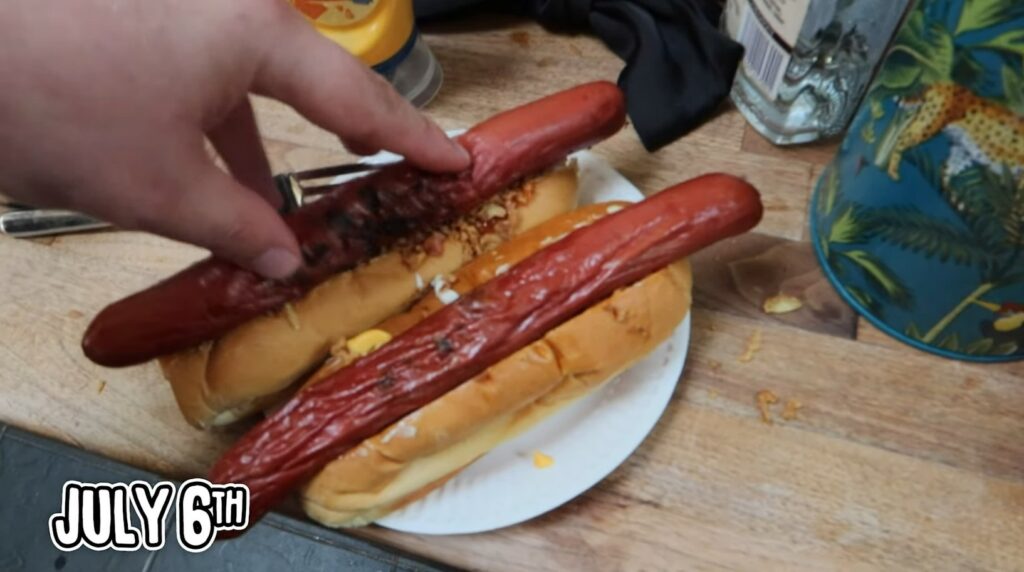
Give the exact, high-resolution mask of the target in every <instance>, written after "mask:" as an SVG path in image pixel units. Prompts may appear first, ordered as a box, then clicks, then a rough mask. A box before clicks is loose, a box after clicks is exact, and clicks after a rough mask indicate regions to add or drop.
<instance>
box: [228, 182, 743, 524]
mask: <svg viewBox="0 0 1024 572" xmlns="http://www.w3.org/2000/svg"><path fill="white" fill-rule="evenodd" d="M761 214H762V206H761V201H760V198H759V195H758V193H757V191H756V190H754V188H753V187H751V186H750V185H748V184H747V183H745V182H744V181H742V180H740V179H737V178H735V177H731V176H728V175H717V174H716V175H706V176H703V177H700V178H697V179H694V180H692V181H689V182H686V183H682V184H680V185H676V186H674V187H671V188H669V189H667V190H665V191H662V192H660V193H658V194H656V195H654V196H652V197H651V198H648V199H647V200H645V201H642V202H640V203H637V204H635V205H632V206H630V207H629V208H626V209H624V210H622V211H620V212H618V213H614V214H611V215H609V216H607V217H604V218H602V219H601V220H599V221H597V222H595V223H594V224H592V225H589V226H586V227H583V228H581V229H579V230H576V231H575V232H573V233H572V234H570V235H568V236H567V237H565V238H564V239H563V240H561V241H559V242H556V243H554V244H552V245H551V246H548V247H547V248H545V249H543V250H540V251H538V252H536V253H534V254H533V255H532V256H530V257H528V258H526V259H525V260H523V261H522V262H520V263H519V264H517V265H516V266H514V267H513V268H512V269H510V270H509V271H508V272H506V273H505V274H503V275H501V276H498V277H496V278H494V279H493V280H491V281H490V282H488V283H486V284H484V285H482V286H480V287H479V288H477V289H476V290H474V291H472V292H471V293H469V294H467V295H466V296H463V297H462V298H460V299H459V300H457V301H456V302H454V303H453V304H451V305H449V306H446V307H445V308H443V309H442V310H440V311H439V312H437V313H435V314H433V315H431V316H429V317H428V318H426V319H425V320H423V321H422V322H420V323H418V324H417V325H415V326H413V327H412V328H411V329H409V330H407V331H406V332H404V333H403V334H401V335H399V336H397V337H395V339H394V340H392V341H391V342H390V343H388V344H386V345H385V346H383V347H382V348H381V349H379V350H378V351H376V352H374V353H371V354H369V355H368V356H366V357H365V358H363V359H361V360H359V361H357V362H355V363H354V364H352V365H351V366H349V367H347V368H345V369H342V370H340V371H338V372H337V373H335V374H334V375H333V376H331V377H329V378H327V379H325V380H323V381H321V382H320V383H317V384H315V385H312V386H309V387H307V388H306V389H304V390H303V391H301V392H299V393H298V394H297V395H296V396H295V397H294V398H293V399H292V400H291V401H289V402H288V404H287V405H286V406H285V407H284V408H282V409H281V410H279V411H278V412H277V413H275V414H274V415H272V416H271V417H268V418H267V419H265V420H264V421H263V422H261V423H260V424H259V425H257V426H255V427H254V428H253V429H252V430H250V431H249V432H248V433H247V434H246V435H244V436H243V437H242V438H241V439H240V440H239V441H238V442H237V443H236V444H235V445H234V446H233V447H232V448H231V449H230V450H229V451H228V452H227V453H226V454H225V455H224V456H223V457H222V458H221V459H220V460H219V461H218V462H217V463H216V464H215V465H214V467H213V469H212V471H211V473H210V479H211V480H212V481H214V482H218V483H238V484H245V485H248V487H249V490H250V494H251V499H252V505H251V513H250V514H251V515H252V520H253V521H255V520H256V519H258V518H259V517H260V516H261V515H262V514H264V513H265V512H266V511H267V510H269V509H270V508H272V507H273V506H274V505H275V504H277V503H278V502H279V501H280V500H282V498H283V497H284V496H285V495H286V494H287V493H288V491H290V490H291V489H293V488H294V487H296V486H297V485H299V484H300V483H301V482H302V481H303V480H305V479H307V478H309V477H310V476H312V475H313V474H314V473H316V471H318V470H320V469H321V468H322V467H323V466H324V465H326V464H327V463H328V462H330V461H331V460H332V459H334V458H336V457H337V456H338V455H340V454H342V453H344V452H345V451H347V450H348V449H350V448H352V447H354V446H356V445H357V444H359V443H360V442H361V441H363V440H365V439H367V438H369V437H371V436H373V435H375V434H377V433H379V432H380V431H381V430H383V429H384V428H385V427H387V426H388V425H390V424H391V423H394V422H395V421H397V420H398V419H400V418H401V417H403V416H404V415H406V414H408V413H410V412H412V411H414V410H416V409H418V408H420V407H422V406H424V405H426V404H427V403H430V402H431V401H433V400H434V399H437V398H438V397H440V396H442V395H443V394H445V393H446V392H448V391H449V390H451V389H452V388H454V387H456V386H458V385H459V384H461V383H462V382H464V381H466V380H468V379H470V378H471V377H473V376H475V375H477V374H479V373H481V372H483V371H484V370H485V369H487V368H488V367H489V366H491V365H493V364H494V363H496V362H498V361H500V360H501V359H503V358H505V357H506V356H508V355H510V354H512V353H513V352H515V351H517V350H518V349H520V348H522V347H524V346H526V345H528V344H530V343H532V342H533V341H535V340H537V339H539V338H540V337H542V336H543V335H544V333H545V332H547V331H548V330H550V329H552V328H554V327H556V326H558V325H559V324H561V323H563V322H565V321H566V320H568V319H570V318H572V317H573V316H575V315H576V314H578V313H580V312H581V311H583V310H585V309H586V308H588V307H590V306H592V305H593V304H595V303H597V302H598V301H600V300H602V299H604V298H606V297H607V296H609V295H611V294H612V292H614V291H615V290H616V289H618V288H620V287H623V286H626V285H628V284H631V283H633V282H635V281H637V280H639V279H641V278H643V277H644V276H646V275H648V274H650V273H652V272H655V271H657V270H659V269H661V268H664V267H665V266H667V265H668V264H670V263H672V262H673V261H675V260H679V259H681V258H684V257H686V256H688V255H690V254H691V253H693V252H695V251H697V250H699V249H701V248H703V247H706V246H708V245H710V244H712V243H714V242H716V241H718V240H721V239H723V238H726V237H729V236H733V235H736V234H740V233H742V232H745V231H747V230H749V229H751V228H753V227H754V226H755V225H756V224H757V223H758V222H759V221H760V219H761Z"/></svg>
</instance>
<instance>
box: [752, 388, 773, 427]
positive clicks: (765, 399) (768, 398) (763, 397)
mask: <svg viewBox="0 0 1024 572" xmlns="http://www.w3.org/2000/svg"><path fill="white" fill-rule="evenodd" d="M754 398H755V399H756V400H757V410H758V411H760V412H761V421H762V422H764V424H765V425H771V424H772V412H771V406H772V405H774V404H776V403H778V402H779V398H778V396H776V395H775V394H774V393H772V392H771V390H768V389H762V390H761V391H758V392H757V395H755V396H754Z"/></svg>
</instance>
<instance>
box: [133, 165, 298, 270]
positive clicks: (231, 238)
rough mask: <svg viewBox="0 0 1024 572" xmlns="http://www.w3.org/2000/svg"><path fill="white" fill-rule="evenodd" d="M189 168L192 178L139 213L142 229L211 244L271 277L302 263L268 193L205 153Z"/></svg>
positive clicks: (214, 249)
mask: <svg viewBox="0 0 1024 572" xmlns="http://www.w3.org/2000/svg"><path fill="white" fill-rule="evenodd" d="M189 172H191V173H192V176H190V177H188V179H187V180H188V184H185V185H181V186H180V188H179V189H177V190H176V191H174V192H172V193H171V194H170V196H165V197H163V198H162V199H161V200H160V202H161V204H160V205H159V208H156V209H152V210H153V211H154V212H153V214H148V215H146V216H142V217H140V222H139V224H138V227H139V229H140V230H145V231H148V232H153V233H156V234H159V235H162V236H166V237H168V238H172V239H176V240H180V241H183V242H188V243H191V244H195V245H197V246H201V247H205V248H208V249H209V250H210V251H211V252H212V253H213V254H214V255H215V256H218V257H221V258H225V259H227V260H230V261H232V262H234V263H235V264H238V265H239V266H242V267H244V268H248V269H249V270H252V271H254V272H256V273H258V274H260V275H263V276H265V277H267V278H272V279H279V278H286V277H288V276H290V275H291V274H292V273H294V272H295V271H296V270H297V269H298V268H299V266H300V264H301V260H302V259H301V257H300V254H299V246H298V242H297V241H296V239H295V236H294V235H293V234H292V232H291V229H289V228H288V226H287V225H286V224H285V223H284V220H283V219H282V218H281V216H280V215H279V214H278V213H277V211H275V210H274V209H273V208H272V207H271V206H270V205H269V204H268V203H267V201H266V200H265V199H263V198H262V197H260V196H259V194H257V193H256V192H255V191H253V190H251V189H249V188H248V187H245V186H243V185H242V184H240V183H239V182H238V181H236V180H235V179H234V178H233V177H231V176H230V175H228V174H227V173H225V172H223V171H221V170H220V169H218V168H217V167H216V166H215V165H214V164H213V163H212V162H209V161H208V160H206V159H205V157H204V158H203V159H202V160H200V159H196V160H195V163H194V164H193V165H191V169H190V170H189Z"/></svg>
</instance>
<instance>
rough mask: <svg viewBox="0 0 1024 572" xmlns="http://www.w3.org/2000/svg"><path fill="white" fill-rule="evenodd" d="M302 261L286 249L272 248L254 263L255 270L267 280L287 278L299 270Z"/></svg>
mask: <svg viewBox="0 0 1024 572" xmlns="http://www.w3.org/2000/svg"><path fill="white" fill-rule="evenodd" d="M300 264H302V261H301V260H299V258H298V257H297V256H295V255H294V254H292V253H291V252H290V251H288V250H285V249H284V248H271V249H270V250H267V251H266V252H264V253H263V254H261V255H259V256H258V257H257V258H256V260H254V261H253V263H252V267H253V270H255V271H256V272H258V273H259V274H261V275H263V276H266V277H267V278H273V279H280V278H287V277H289V276H291V275H292V274H294V273H295V271H296V270H298V269H299V265H300Z"/></svg>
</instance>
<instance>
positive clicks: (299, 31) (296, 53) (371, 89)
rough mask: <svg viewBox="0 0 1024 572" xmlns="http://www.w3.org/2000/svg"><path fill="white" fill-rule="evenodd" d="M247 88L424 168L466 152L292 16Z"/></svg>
mask: <svg viewBox="0 0 1024 572" xmlns="http://www.w3.org/2000/svg"><path fill="white" fill-rule="evenodd" d="M282 20H284V22H282V23H281V26H282V27H281V29H280V30H278V35H277V38H276V42H275V44H274V49H273V50H269V51H268V52H267V54H266V57H265V59H264V61H263V65H262V66H261V67H260V68H259V70H258V71H257V74H256V77H255V79H254V84H253V89H254V90H255V91H256V92H258V93H260V94H262V95H267V96H270V97H273V98H275V99H278V100H280V101H282V102H284V103H287V104H289V105H291V106H292V107H294V108H295V110H296V111H298V112H299V113H301V114H302V115H303V116H305V117H306V118H307V119H309V120H310V121H312V122H313V123H316V124H318V125H320V126H321V127H323V128H324V129H327V130H329V131H332V132H333V133H335V134H337V135H338V136H339V137H340V138H341V139H342V140H343V141H345V142H346V143H348V144H350V145H354V146H356V147H359V148H370V149H386V150H388V151H392V152H394V153H397V154H399V155H402V156H403V157H405V158H406V159H407V160H409V161H410V162H411V163H413V164H414V165H416V166H418V167H420V168H422V169H425V170H429V171H438V172H445V171H458V170H461V169H465V168H467V167H468V166H469V164H470V158H469V154H468V153H467V152H466V150H465V149H463V148H462V146H460V145H459V144H457V143H455V142H454V141H452V140H451V139H449V138H448V136H447V135H445V133H444V131H442V130H441V128H439V127H438V126H437V125H436V124H435V123H434V122H432V121H430V120H429V119H427V117H426V116H424V115H423V114H422V113H420V112H419V111H418V110H417V109H416V108H415V107H413V106H412V105H411V104H410V103H409V102H407V101H406V100H405V99H403V98H402V96H401V95H399V94H398V92H396V91H395V90H394V88H392V87H391V84H389V83H388V82H387V81H385V80H384V79H383V78H382V77H381V76H379V75H378V74H377V73H375V72H374V71H373V70H371V69H370V68H368V67H366V66H365V65H364V64H363V63H362V62H360V61H359V60H358V59H357V58H355V57H354V56H352V55H351V54H349V53H348V52H346V51H345V50H344V49H342V48H341V47H340V46H338V45H337V44H335V43H333V42H331V41H330V40H328V39H327V38H325V37H323V36H321V35H320V34H319V33H317V32H316V31H315V30H314V29H313V28H312V27H311V26H309V25H308V24H307V23H306V22H305V21H304V20H303V19H302V18H301V16H299V15H297V14H296V15H295V16H294V18H291V17H287V18H282Z"/></svg>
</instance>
